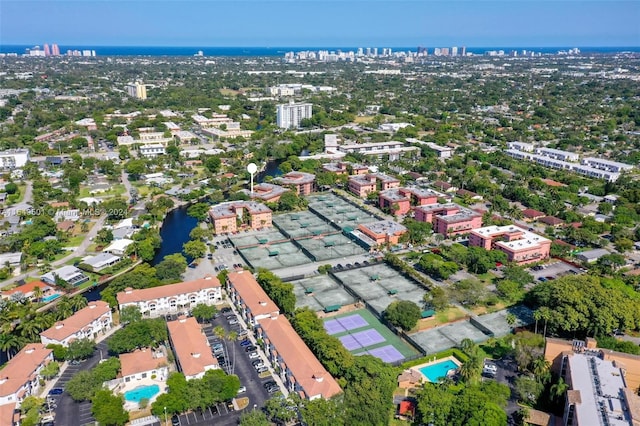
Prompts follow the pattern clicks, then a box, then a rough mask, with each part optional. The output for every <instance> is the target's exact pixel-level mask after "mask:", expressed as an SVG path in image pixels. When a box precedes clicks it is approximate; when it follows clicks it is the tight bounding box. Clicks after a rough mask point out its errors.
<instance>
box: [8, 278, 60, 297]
mask: <svg viewBox="0 0 640 426" xmlns="http://www.w3.org/2000/svg"><path fill="white" fill-rule="evenodd" d="M36 288H39V289H40V290H36ZM38 291H39V292H40V293H41V294H42V296H41V297H47V296H49V295H51V294H52V293H53V292H54V291H53V287H51V286H49V285H47V284H46V283H43V282H42V281H31V282H28V283H26V284H23V285H20V286H18V287H15V288H12V289H11V290H5V291H3V292H2V293H1V295H2V298H3V299H11V298H15V297H21V298H22V297H24V298H26V299H28V300H31V301H34V300H35V299H36V296H35V295H36V293H37V292H38Z"/></svg>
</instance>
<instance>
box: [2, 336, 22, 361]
mask: <svg viewBox="0 0 640 426" xmlns="http://www.w3.org/2000/svg"><path fill="white" fill-rule="evenodd" d="M21 346H22V341H21V339H20V337H18V336H16V335H15V334H13V333H2V334H0V351H3V352H4V353H5V355H6V357H7V359H11V358H12V357H13V354H14V351H16V350H19V349H20V347H21Z"/></svg>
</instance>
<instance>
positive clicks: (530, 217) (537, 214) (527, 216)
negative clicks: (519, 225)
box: [522, 209, 546, 222]
mask: <svg viewBox="0 0 640 426" xmlns="http://www.w3.org/2000/svg"><path fill="white" fill-rule="evenodd" d="M522 216H523V217H524V220H525V221H526V222H532V221H534V220H538V219H541V218H543V217H545V216H546V214H545V213H544V212H541V211H539V210H534V209H524V210H522Z"/></svg>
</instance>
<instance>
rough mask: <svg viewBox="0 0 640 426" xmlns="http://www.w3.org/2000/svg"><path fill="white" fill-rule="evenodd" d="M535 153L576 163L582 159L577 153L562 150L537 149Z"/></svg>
mask: <svg viewBox="0 0 640 426" xmlns="http://www.w3.org/2000/svg"><path fill="white" fill-rule="evenodd" d="M535 152H536V154H538V155H542V156H544V157H549V158H553V159H555V160H561V161H568V162H575V161H578V160H579V159H580V155H579V154H576V153H575V152H569V151H563V150H561V149H553V148H536V149H535Z"/></svg>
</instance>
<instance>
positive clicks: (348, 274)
mask: <svg viewBox="0 0 640 426" xmlns="http://www.w3.org/2000/svg"><path fill="white" fill-rule="evenodd" d="M335 276H336V277H337V278H338V279H339V280H340V281H341V282H342V283H343V284H344V285H345V286H347V287H349V288H350V289H351V290H353V291H354V292H355V293H356V294H357V295H358V296H359V297H360V298H361V299H362V300H365V301H366V302H367V303H369V305H371V306H372V307H373V309H375V310H376V312H378V313H380V314H381V313H382V312H383V311H384V310H385V309H387V306H389V305H390V304H391V302H393V301H394V300H410V301H412V302H415V303H417V304H418V305H420V304H421V303H422V300H423V297H424V295H425V294H426V290H425V289H423V288H422V287H420V286H419V285H418V284H417V283H415V282H414V281H412V280H410V279H408V278H406V277H404V276H403V275H401V274H399V273H398V272H397V271H396V270H395V269H393V268H391V267H389V266H387V265H385V264H384V263H379V264H374V265H370V266H367V267H365V268H356V269H350V270H346V271H339V272H336V273H335Z"/></svg>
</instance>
